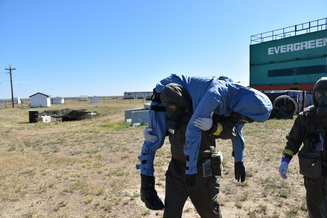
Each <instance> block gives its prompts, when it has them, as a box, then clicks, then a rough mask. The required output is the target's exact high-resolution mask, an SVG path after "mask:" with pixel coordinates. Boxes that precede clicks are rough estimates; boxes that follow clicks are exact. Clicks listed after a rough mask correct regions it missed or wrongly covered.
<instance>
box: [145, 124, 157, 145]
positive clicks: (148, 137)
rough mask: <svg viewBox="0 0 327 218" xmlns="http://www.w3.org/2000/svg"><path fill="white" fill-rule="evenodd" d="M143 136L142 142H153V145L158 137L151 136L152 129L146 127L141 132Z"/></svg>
mask: <svg viewBox="0 0 327 218" xmlns="http://www.w3.org/2000/svg"><path fill="white" fill-rule="evenodd" d="M143 136H144V141H148V142H153V143H154V142H156V141H158V137H157V136H155V135H152V129H151V128H150V127H146V128H145V129H144V130H143Z"/></svg>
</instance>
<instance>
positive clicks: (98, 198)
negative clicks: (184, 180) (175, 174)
mask: <svg viewBox="0 0 327 218" xmlns="http://www.w3.org/2000/svg"><path fill="white" fill-rule="evenodd" d="M143 103H144V102H143V101H142V100H132V101H131V100H126V101H118V100H113V101H107V102H105V103H101V104H98V105H91V104H87V103H85V102H84V103H81V102H79V103H76V102H68V103H66V104H65V105H61V106H58V105H57V106H52V107H51V108H50V109H51V110H52V109H63V108H71V109H81V108H83V109H87V110H89V111H97V112H99V113H100V115H99V116H98V117H96V118H94V119H91V120H83V121H74V122H52V123H35V124H31V123H28V111H29V108H27V107H26V106H21V107H20V108H14V109H2V110H0V166H1V167H0V217H124V218H125V217H161V216H162V211H159V212H156V211H150V210H148V209H146V208H145V207H144V205H143V203H142V202H141V201H140V198H139V186H140V184H139V182H140V181H139V180H140V179H139V172H138V171H136V169H135V164H136V163H138V159H137V157H138V155H139V152H140V148H141V145H142V139H143V136H142V131H143V127H142V126H141V127H129V126H128V125H126V124H125V123H124V122H123V119H124V110H126V109H132V108H141V107H143ZM38 110H39V111H43V110H44V109H38ZM292 123H293V120H269V121H267V122H266V123H254V124H249V125H247V126H246V127H245V128H244V135H245V139H246V150H245V151H246V157H245V158H246V162H245V166H246V169H247V172H248V178H247V180H246V182H245V183H243V184H240V183H237V182H235V180H234V178H233V177H234V166H233V159H232V157H231V150H232V148H231V144H230V141H220V140H219V141H217V144H218V147H219V149H220V150H221V151H222V152H223V154H224V157H225V160H224V171H223V172H224V175H223V177H222V178H221V191H220V195H219V201H220V203H221V208H222V213H223V215H224V217H228V218H229V217H251V218H254V217H305V214H306V206H305V197H304V187H303V179H302V177H301V176H300V175H299V173H298V162H297V159H296V158H294V160H293V162H292V163H291V165H290V172H289V179H288V180H287V181H283V180H281V179H280V178H279V175H278V166H279V161H280V154H281V151H282V149H283V147H284V144H285V135H286V134H287V132H288V131H289V129H290V127H291V125H292ZM169 149H170V148H169V144H168V142H167V141H166V142H165V145H164V146H163V148H162V149H160V150H159V151H158V152H157V158H156V176H157V179H156V182H157V189H158V192H159V195H160V196H161V198H162V199H163V197H164V186H165V182H164V179H165V178H164V174H165V170H166V169H167V165H168V163H169V158H170V154H169ZM183 217H198V215H196V211H195V209H194V208H193V206H192V204H191V203H190V202H187V204H186V206H185V211H184V215H183Z"/></svg>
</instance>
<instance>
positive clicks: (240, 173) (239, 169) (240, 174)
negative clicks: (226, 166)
mask: <svg viewBox="0 0 327 218" xmlns="http://www.w3.org/2000/svg"><path fill="white" fill-rule="evenodd" d="M234 170H235V179H236V180H237V181H238V182H244V181H245V168H244V165H243V162H235V164H234Z"/></svg>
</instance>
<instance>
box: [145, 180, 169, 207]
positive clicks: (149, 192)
mask: <svg viewBox="0 0 327 218" xmlns="http://www.w3.org/2000/svg"><path fill="white" fill-rule="evenodd" d="M154 184H155V183H154V177H153V176H145V175H143V174H141V200H142V201H143V202H144V203H145V206H146V207H147V208H149V209H150V210H162V209H164V207H165V206H164V204H163V203H162V201H161V200H160V198H159V196H158V194H157V191H156V190H155V188H154Z"/></svg>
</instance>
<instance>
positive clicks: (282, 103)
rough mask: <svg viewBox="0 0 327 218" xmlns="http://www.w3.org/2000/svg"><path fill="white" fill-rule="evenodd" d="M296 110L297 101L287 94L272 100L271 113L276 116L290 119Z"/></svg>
mask: <svg viewBox="0 0 327 218" xmlns="http://www.w3.org/2000/svg"><path fill="white" fill-rule="evenodd" d="M297 110H298V105H297V102H296V101H295V100H294V99H293V98H292V97H290V96H288V95H281V96H278V97H277V98H276V99H275V100H274V102H273V113H274V117H276V118H280V119H291V118H293V115H295V114H296V113H297Z"/></svg>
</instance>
